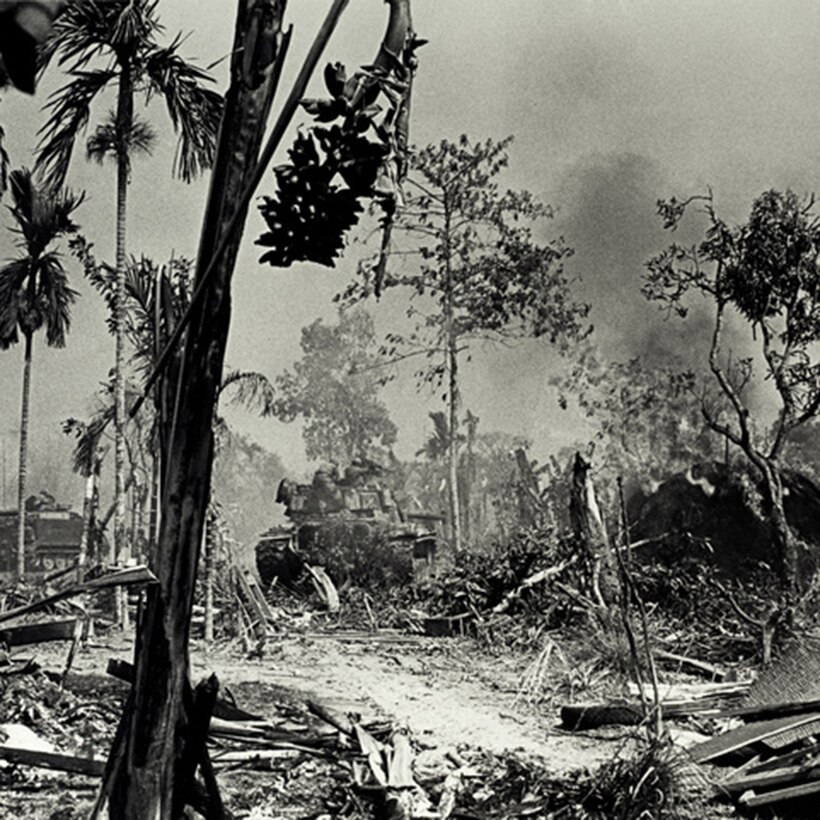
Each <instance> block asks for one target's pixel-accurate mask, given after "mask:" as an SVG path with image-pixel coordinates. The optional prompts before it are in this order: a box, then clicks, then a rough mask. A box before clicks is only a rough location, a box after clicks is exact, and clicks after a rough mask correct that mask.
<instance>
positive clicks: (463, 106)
mask: <svg viewBox="0 0 820 820" xmlns="http://www.w3.org/2000/svg"><path fill="white" fill-rule="evenodd" d="M329 5H330V3H329V0H292V2H291V3H290V10H289V13H288V18H289V20H290V22H292V23H293V25H294V41H293V44H292V46H291V66H290V76H292V74H293V72H294V71H295V69H296V63H297V58H298V57H299V56H300V55H302V54H303V53H304V51H305V49H306V47H307V44H308V42H309V40H310V38H312V36H313V33H314V32H315V30H316V27H317V25H318V23H319V21H320V19H321V18H322V16H323V15H324V13H325V11H326V9H327V8H328V7H329ZM160 8H161V10H162V13H163V20H164V22H165V24H166V27H167V32H168V34H169V35H171V34H173V33H175V32H176V31H177V30H180V29H181V30H183V31H186V32H190V36H189V37H188V39H187V40H186V43H185V46H184V49H183V50H184V53H185V55H186V56H188V57H193V58H199V60H200V61H201V62H202V63H211V62H213V61H215V60H217V59H218V58H220V57H223V56H224V55H226V53H227V52H228V50H229V48H230V46H231V39H232V31H233V19H234V3H233V1H232V0H173V2H171V0H164V2H162V3H161V4H160ZM413 14H414V22H415V28H416V29H417V31H418V33H419V35H420V36H421V37H424V38H425V39H428V40H429V41H430V42H429V44H428V45H426V46H425V47H424V48H423V49H422V50H421V51H420V52H419V58H420V68H419V73H418V77H417V83H416V87H415V97H414V101H413V114H414V117H413V123H412V137H413V140H414V141H415V142H417V143H419V144H424V143H426V142H430V141H434V140H438V139H441V138H442V137H448V138H455V137H457V136H458V135H459V134H461V133H462V132H463V133H467V134H468V135H470V136H471V137H472V138H474V139H484V138H486V137H494V138H501V137H504V136H506V135H508V134H513V135H515V137H516V141H515V143H514V145H513V147H512V150H511V163H510V169H509V172H508V174H507V175H506V177H505V179H504V182H505V183H506V184H507V185H508V186H509V187H525V188H528V189H530V190H531V191H533V193H535V194H536V195H537V196H539V197H541V198H542V199H544V200H546V201H547V202H550V203H552V204H554V205H556V206H558V208H559V209H560V210H559V213H558V216H557V218H556V219H555V221H554V222H553V224H552V225H550V226H548V231H553V232H555V233H559V232H561V233H563V234H564V235H565V237H566V239H567V241H568V242H569V244H571V245H572V246H574V247H575V249H576V254H575V256H574V258H573V259H572V260H571V261H570V263H569V265H570V270H571V271H572V273H573V274H574V275H575V276H577V277H578V278H579V279H580V280H581V281H580V282H579V285H578V290H579V295H581V296H583V297H584V298H588V299H589V300H591V301H592V303H593V315H592V318H593V321H594V323H595V326H596V334H597V338H598V341H599V342H601V343H602V344H603V345H604V346H605V347H606V349H607V350H608V351H609V352H610V353H611V355H612V356H613V357H618V356H622V357H626V356H630V355H635V353H637V352H646V353H649V354H651V355H652V356H654V357H656V358H658V359H664V358H668V357H672V356H675V355H678V354H683V355H686V352H687V350H689V349H692V348H694V347H695V344H696V340H695V339H693V338H692V333H693V331H691V330H690V331H689V332H688V333H687V331H686V328H685V325H681V324H674V325H670V324H662V323H661V322H660V319H659V317H658V315H657V313H656V310H655V308H653V307H652V306H649V305H646V304H645V303H644V302H643V301H642V299H641V297H640V295H639V287H640V276H641V270H642V266H643V263H644V261H645V260H646V259H647V257H648V256H650V255H651V254H653V253H655V252H657V251H658V250H660V249H661V248H662V247H663V245H664V242H665V237H664V236H663V233H662V232H661V231H660V230H659V228H658V224H657V219H656V217H655V216H654V211H655V200H656V199H657V198H658V197H662V196H669V195H672V194H678V195H679V196H680V195H683V196H686V195H688V194H690V193H693V192H698V191H702V190H704V188H705V187H706V186H711V187H712V188H713V189H714V192H715V195H716V198H717V202H718V206H719V208H720V209H721V211H722V213H724V214H725V215H726V216H728V217H729V218H730V219H731V220H735V219H736V220H741V219H742V218H743V217H744V215H745V213H746V212H747V211H748V207H749V205H750V203H751V201H752V199H753V198H754V197H755V196H757V195H758V194H759V193H761V192H762V191H763V190H765V189H767V188H770V187H777V188H785V187H792V188H793V189H794V190H796V191H797V192H798V193H809V192H812V191H814V190H815V189H816V188H817V187H818V184H817V178H818V160H820V137H818V135H820V105H818V102H820V89H818V85H820V71H818V56H817V53H818V40H820V4H818V3H816V2H813V1H812V0H674V1H672V0H503V1H502V2H500V1H499V0H492V2H491V1H490V0H415V2H414V4H413ZM385 20H386V7H385V6H384V3H383V2H381V0H351V2H350V6H349V8H348V10H347V12H346V15H345V17H344V19H343V21H342V23H341V25H340V28H339V30H338V32H337V35H336V36H335V37H334V39H333V40H332V42H331V44H330V46H329V48H328V50H327V52H326V54H325V57H326V60H332V61H336V60H339V61H342V62H344V63H346V64H347V65H348V67H349V68H351V69H352V68H354V67H355V66H357V65H359V64H364V63H368V62H370V61H371V60H372V58H373V56H374V55H375V52H376V49H377V46H378V42H379V39H380V37H381V33H382V30H383V28H384V24H385ZM216 73H217V75H218V77H219V83H220V87H222V86H223V85H224V81H225V64H224V62H223V63H222V64H221V65H220V66H219V67H217V69H216ZM55 79H56V78H55V77H53V76H52V77H51V78H50V79H47V80H46V82H44V83H43V85H42V86H41V88H40V90H39V93H38V95H37V97H36V98H34V99H31V98H26V97H23V96H22V95H19V94H16V93H15V92H11V91H9V92H7V93H6V94H5V96H4V98H3V100H2V103H0V122H1V123H2V124H3V126H4V128H5V130H6V134H7V143H8V147H9V150H10V153H11V156H12V162H13V164H14V165H15V166H19V165H22V164H30V162H31V149H32V147H33V145H34V143H35V139H36V138H35V132H36V129H37V128H38V126H39V123H40V122H41V121H42V115H41V114H40V112H39V107H40V105H41V104H42V103H43V102H44V100H45V96H46V94H47V93H48V91H49V90H51V89H53V88H54V87H55ZM314 85H315V88H314V93H315V94H317V95H319V94H320V93H321V91H322V89H321V86H320V84H319V82H317V83H315V84H314ZM105 107H106V106H105V105H103V106H101V107H100V109H99V112H98V115H100V116H101V115H103V114H104V113H105ZM148 116H149V117H150V119H151V120H152V122H154V123H155V124H157V125H160V124H162V123H164V116H165V114H164V111H163V109H162V108H161V107H160V106H159V105H158V104H157V105H155V106H154V105H152V108H151V109H150V110H149V112H148ZM161 134H162V137H163V141H162V144H161V145H160V146H158V149H157V151H156V152H155V155H154V157H153V158H152V159H150V160H140V161H137V162H135V165H134V169H133V180H132V184H131V186H130V191H129V196H130V221H129V250H130V251H131V252H133V253H146V254H148V255H150V256H152V257H154V258H155V259H156V260H158V261H161V260H164V259H167V258H168V256H170V255H171V254H172V253H176V254H178V255H188V256H193V255H194V254H195V251H196V246H197V239H198V231H199V225H200V221H201V216H202V209H203V204H204V198H205V195H206V184H205V183H204V182H200V183H197V184H194V185H192V186H185V185H184V184H182V183H180V182H175V181H171V179H170V174H169V170H170V166H171V161H172V156H173V150H174V140H173V138H172V136H171V134H170V131H169V129H167V128H165V127H164V126H163V127H161ZM70 182H71V184H72V185H73V186H75V187H77V188H85V189H86V190H87V192H88V200H87V203H86V204H85V205H84V206H83V209H82V211H81V212H80V214H79V217H78V218H79V220H80V221H81V222H82V225H83V229H84V232H85V233H86V234H87V235H88V236H89V237H90V238H91V239H92V240H93V241H94V242H95V243H96V246H97V249H98V252H99V254H100V255H102V256H107V257H109V258H110V257H111V256H112V255H113V254H112V248H113V233H114V232H113V220H114V175H113V173H111V170H110V169H109V170H107V171H106V170H101V169H100V168H99V167H97V166H90V165H88V164H87V163H86V162H85V160H84V159H83V156H82V152H78V154H77V156H76V158H75V162H74V165H73V171H72V174H71V176H70ZM272 187H273V186H272V181H271V178H269V181H268V182H266V183H263V186H262V188H261V192H263V193H264V192H266V191H271V190H272ZM4 218H5V217H4ZM7 221H8V220H7V219H6V222H7ZM262 229H263V224H262V222H261V219H260V218H259V217H258V215H257V214H256V212H255V211H253V212H252V213H251V216H250V219H249V222H248V228H247V230H246V238H245V242H244V245H243V251H242V253H241V255H240V260H239V265H238V267H237V272H236V276H235V279H234V316H233V327H232V332H231V339H230V346H229V350H228V356H227V361H228V363H229V364H230V365H232V366H234V367H241V368H243V369H258V370H261V371H263V372H265V373H266V374H268V375H269V376H271V377H273V376H275V375H276V374H277V373H278V372H280V371H281V370H282V369H284V368H285V367H288V366H290V365H291V364H292V362H293V360H294V358H296V357H297V356H298V352H299V350H298V340H299V330H300V328H302V327H303V326H304V325H306V324H308V323H309V322H310V321H312V320H313V319H314V318H316V317H317V316H325V317H328V318H332V316H333V314H334V308H333V307H332V305H331V303H330V298H331V296H332V295H333V293H335V292H336V291H337V290H340V289H341V288H342V286H343V285H344V284H345V282H346V281H347V279H348V277H349V275H350V273H351V271H352V270H353V266H354V264H355V254H356V251H357V249H356V248H355V246H354V247H352V248H350V251H349V253H348V258H347V260H346V262H345V263H343V264H342V265H340V267H339V268H338V269H337V270H335V271H326V270H322V269H317V268H314V267H312V266H298V267H295V268H293V269H292V270H289V271H284V272H283V271H277V270H273V269H271V268H269V267H261V266H259V265H258V264H257V261H256V260H257V258H258V256H259V249H257V248H255V247H254V246H253V244H252V240H253V238H254V237H255V236H257V235H258V234H259V233H260V231H261V230H262ZM13 252H14V247H13V237H12V236H11V234H9V233H8V232H6V231H4V232H2V234H0V258H2V259H7V258H9V257H10V256H12V255H13ZM71 264H72V273H73V274H74V276H75V279H74V281H75V282H76V283H77V287H78V288H79V289H80V290H81V291H82V293H83V298H82V299H81V300H80V302H79V303H78V304H77V306H76V308H75V310H74V325H73V328H74V329H73V331H72V334H71V336H70V338H69V342H68V346H67V348H66V349H65V350H58V351H51V350H46V348H45V344H44V341H43V340H42V339H41V338H40V339H38V340H37V342H35V371H34V383H33V403H34V406H35V410H34V414H33V423H34V426H33V431H32V435H33V437H34V439H35V441H37V440H39V441H40V442H44V441H45V442H50V448H51V449H52V450H53V451H58V450H59V449H60V445H61V442H60V433H59V429H60V422H61V421H62V420H63V419H64V418H66V417H67V416H70V415H85V414H86V412H87V409H88V406H89V398H90V396H91V394H92V393H93V391H94V389H95V387H96V385H97V384H98V382H99V381H101V380H102V379H103V378H104V377H105V373H106V371H107V369H108V368H110V367H111V365H112V363H113V344H112V340H111V339H110V337H108V336H107V335H106V331H105V327H104V311H103V307H102V305H101V303H100V300H99V298H98V297H97V296H96V295H94V294H93V293H90V292H89V290H88V288H87V287H86V286H85V284H84V283H82V282H81V280H80V278H79V271H78V270H77V268H76V265H74V264H73V262H72V263H71ZM376 315H377V321H378V323H379V325H380V327H381V328H382V329H386V328H388V327H390V326H391V324H392V323H393V322H395V321H397V320H396V318H395V316H396V310H395V305H393V306H391V305H386V306H382V308H380V309H377V311H376ZM21 356H22V351H21V350H19V349H13V350H11V351H9V352H6V353H3V354H2V355H1V356H0V385H2V391H1V392H0V436H5V437H6V439H7V446H8V447H9V449H10V453H11V450H13V446H14V439H13V436H10V433H11V431H13V430H15V428H16V426H17V423H18V422H17V418H18V414H19V392H20V373H21V367H20V364H21ZM555 367H556V357H555V356H554V354H553V353H552V352H551V351H550V350H549V348H548V347H547V346H546V345H545V344H543V343H540V342H539V343H531V344H526V345H523V346H522V347H520V348H518V349H517V350H515V351H492V350H485V351H480V353H479V355H478V356H477V357H475V358H474V359H473V361H472V362H471V363H470V364H469V365H465V367H464V403H465V406H466V407H469V408H470V409H472V410H473V412H475V413H476V414H477V415H478V416H479V417H480V418H481V427H482V429H483V430H485V431H490V430H505V431H508V432H511V433H519V434H523V435H526V436H528V437H529V438H531V439H532V441H533V449H532V454H533V456H534V457H536V458H540V459H543V458H544V457H545V456H546V455H548V454H549V453H550V452H552V451H554V450H556V449H557V448H559V447H560V446H562V445H563V444H565V443H568V442H569V441H571V440H572V439H574V438H575V437H576V435H578V434H579V433H580V434H581V435H582V436H583V432H584V427H583V423H582V422H581V421H580V420H579V419H578V418H577V417H576V416H575V415H574V414H573V413H572V412H563V411H561V410H559V409H558V407H557V405H556V402H555V397H554V395H553V394H552V393H551V391H550V390H549V388H548V386H547V380H548V378H549V376H550V375H551V374H552V373H553V372H555ZM386 397H387V400H388V403H389V405H390V409H391V412H392V414H393V417H394V420H395V421H396V422H397V424H398V425H399V427H400V430H401V438H400V441H399V447H398V452H399V454H400V455H403V456H408V455H410V454H412V452H413V451H414V450H415V449H417V448H418V446H419V445H420V442H421V439H422V437H423V435H424V430H425V426H426V421H427V413H428V411H429V410H432V409H437V408H438V407H439V404H438V401H439V400H438V399H433V398H430V397H427V396H423V395H421V396H419V395H417V394H416V392H415V387H414V384H413V382H412V379H411V377H410V373H409V372H408V373H407V374H406V377H405V378H402V379H400V380H399V381H397V382H395V383H394V384H393V385H391V386H390V387H389V388H388V390H387V392H386ZM229 418H230V419H231V421H232V422H233V423H234V424H235V425H236V426H237V427H238V428H239V429H240V430H244V431H246V432H250V433H251V434H252V435H253V436H254V437H255V438H256V439H257V440H258V441H259V442H260V443H261V444H263V445H264V446H266V447H268V448H269V449H271V450H273V451H275V452H277V453H278V454H280V455H281V456H282V458H283V459H284V460H285V461H286V463H288V464H291V465H293V466H294V468H296V469H303V468H304V467H305V460H304V455H303V450H302V442H301V436H300V433H299V429H298V427H297V426H295V425H291V426H284V425H281V424H278V423H276V422H272V421H269V420H255V419H250V418H249V417H248V416H247V415H246V414H244V413H242V412H230V413H229ZM32 489H33V490H34V489H39V488H32Z"/></svg>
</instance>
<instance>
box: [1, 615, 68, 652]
mask: <svg viewBox="0 0 820 820" xmlns="http://www.w3.org/2000/svg"><path fill="white" fill-rule="evenodd" d="M76 637H77V619H76V618H60V619H59V620H54V621H42V622H40V623H37V622H35V623H30V624H16V625H14V626H7V627H4V628H2V629H0V644H5V645H6V646H7V647H8V648H9V649H13V648H14V647H16V646H30V645H31V644H37V643H48V642H49V641H73V640H74V639H75V638H76Z"/></svg>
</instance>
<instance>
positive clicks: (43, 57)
mask: <svg viewBox="0 0 820 820" xmlns="http://www.w3.org/2000/svg"><path fill="white" fill-rule="evenodd" d="M127 3H128V0H101V1H100V2H98V1H97V0H74V2H72V3H69V4H68V6H67V7H66V8H65V9H63V11H62V12H61V13H60V14H59V15H58V17H57V18H56V19H55V21H54V23H53V24H52V27H51V32H50V34H49V37H48V39H47V40H46V41H45V43H43V45H42V46H41V48H40V55H39V56H40V63H41V65H42V66H43V67H45V66H47V65H48V64H49V63H50V62H51V61H52V60H53V59H54V57H55V56H56V55H57V54H59V55H60V65H65V64H66V63H69V62H72V61H74V65H73V66H72V68H73V69H79V68H83V67H84V66H85V65H86V64H87V63H88V62H89V60H91V59H92V58H93V57H94V56H95V55H96V54H98V53H100V52H101V51H103V50H104V49H105V48H106V47H108V45H109V43H110V39H111V32H112V30H113V27H114V25H115V22H116V19H117V15H118V14H119V12H120V11H121V10H122V8H123V7H124V6H125V5H126V4H127Z"/></svg>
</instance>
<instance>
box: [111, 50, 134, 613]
mask: <svg viewBox="0 0 820 820" xmlns="http://www.w3.org/2000/svg"><path fill="white" fill-rule="evenodd" d="M133 119H134V87H133V78H132V76H131V61H130V59H129V58H128V57H123V58H122V59H121V63H120V75H119V88H118V95H117V126H116V131H117V133H116V140H117V247H116V257H117V259H116V262H117V276H116V297H115V304H114V311H115V329H116V330H115V332H116V353H115V362H114V500H115V504H116V508H115V512H114V556H113V558H114V563H115V564H117V565H118V566H119V565H120V564H122V563H124V562H125V560H126V559H127V557H128V556H127V555H126V543H125V536H126V523H125V423H126V416H125V266H126V249H125V238H126V215H127V202H128V172H129V161H128V135H129V133H130V131H131V127H132V124H133ZM114 600H115V615H116V619H117V622H118V623H119V624H120V625H121V626H122V627H123V629H124V628H125V627H126V626H127V625H128V623H127V621H128V608H127V607H126V606H124V604H123V602H124V600H125V598H124V594H123V592H122V591H121V590H117V591H116V593H115V598H114Z"/></svg>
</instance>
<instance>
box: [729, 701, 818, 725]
mask: <svg viewBox="0 0 820 820" xmlns="http://www.w3.org/2000/svg"><path fill="white" fill-rule="evenodd" d="M818 711H820V700H797V701H782V702H780V703H766V704H759V705H758V704H753V705H744V706H733V707H731V708H729V709H723V710H721V712H720V714H719V715H718V717H742V718H744V719H745V720H764V719H767V718H773V717H777V716H779V715H799V714H802V713H804V712H818Z"/></svg>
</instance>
